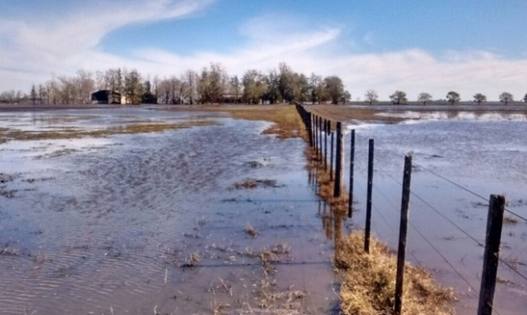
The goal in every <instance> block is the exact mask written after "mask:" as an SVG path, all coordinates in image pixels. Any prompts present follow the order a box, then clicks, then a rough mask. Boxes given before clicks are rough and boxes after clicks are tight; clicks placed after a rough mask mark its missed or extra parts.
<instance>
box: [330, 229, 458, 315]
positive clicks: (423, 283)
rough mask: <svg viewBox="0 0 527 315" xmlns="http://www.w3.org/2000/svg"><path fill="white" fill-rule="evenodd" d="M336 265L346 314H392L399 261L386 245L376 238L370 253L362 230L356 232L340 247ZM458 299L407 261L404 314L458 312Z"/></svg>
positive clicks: (449, 290)
mask: <svg viewBox="0 0 527 315" xmlns="http://www.w3.org/2000/svg"><path fill="white" fill-rule="evenodd" d="M335 265H336V267H337V268H338V269H339V271H340V272H341V275H342V286H341V290H340V298H341V308H342V311H343V313H344V314H360V315H384V314H386V315H388V314H392V309H393V302H394V292H395V274H396V266H397V262H396V258H395V257H394V255H392V254H391V253H390V251H389V249H388V248H387V247H386V246H384V245H382V244H381V243H380V242H379V241H377V240H375V239H374V238H372V240H371V243H370V254H367V253H365V252H364V249H363V235H362V233H358V232H356V233H352V234H351V235H350V236H349V237H348V238H347V239H344V240H343V241H342V242H341V244H340V246H339V247H338V251H337V253H336V255H335ZM454 300H455V297H454V294H453V291H452V289H445V288H442V287H440V286H439V285H438V284H437V283H436V282H435V281H434V280H433V278H432V276H431V275H430V274H429V273H427V272H426V271H424V270H423V269H421V268H417V267H414V266H412V265H410V264H408V263H407V264H406V268H405V282H404V291H403V314H405V315H419V314H436V315H443V314H444V315H446V314H454V310H453V301H454Z"/></svg>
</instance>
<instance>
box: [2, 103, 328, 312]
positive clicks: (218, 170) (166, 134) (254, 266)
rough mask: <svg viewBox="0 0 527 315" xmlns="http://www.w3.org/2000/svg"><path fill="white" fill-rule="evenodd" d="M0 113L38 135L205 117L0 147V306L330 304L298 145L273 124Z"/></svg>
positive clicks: (139, 112)
mask: <svg viewBox="0 0 527 315" xmlns="http://www.w3.org/2000/svg"><path fill="white" fill-rule="evenodd" d="M0 120H1V122H0V123H1V127H2V128H6V129H16V130H22V131H24V130H28V131H32V132H40V131H43V130H44V131H45V130H49V129H51V128H53V129H54V130H57V129H59V130H63V129H65V128H70V127H73V128H80V129H82V130H99V129H101V128H113V127H116V126H122V125H126V124H136V123H137V122H138V121H140V122H141V123H150V124H152V123H174V124H179V123H181V122H186V121H198V120H199V121H208V122H210V123H209V124H201V125H199V126H194V127H192V126H188V128H177V129H172V130H171V129H167V130H165V131H163V132H154V133H129V134H115V135H105V136H104V137H92V136H89V135H88V136H86V137H82V138H72V139H39V140H20V141H19V140H10V141H7V142H5V143H3V144H2V145H0V152H1V153H0V154H1V156H2V158H1V160H0V161H1V162H0V167H1V170H2V171H1V172H2V183H1V186H0V187H1V191H2V197H1V198H2V202H1V206H0V227H1V228H0V240H1V248H2V249H1V255H0V278H1V279H2V281H1V282H0V283H1V285H0V286H1V288H0V292H1V293H0V305H1V308H0V313H3V314H26V313H27V314H54V313H63V314H81V313H93V314H152V313H153V314H213V313H254V312H256V313H258V312H269V313H275V314H294V313H298V314H306V313H311V314H319V313H329V312H331V310H332V309H333V308H334V307H335V304H336V303H337V295H336V294H335V292H334V275H333V273H332V267H331V243H330V242H329V241H327V240H326V237H325V234H324V233H323V232H321V231H323V226H322V225H321V224H320V220H321V218H320V217H319V216H318V215H317V209H318V206H319V202H318V200H317V199H316V197H315V196H314V195H313V194H312V192H311V190H310V188H309V186H308V182H307V177H308V176H307V171H306V170H305V169H304V165H305V162H304V156H303V148H304V143H303V141H302V140H300V139H289V140H279V139H276V138H275V137H274V136H272V135H261V132H262V131H263V130H264V129H265V128H266V127H268V126H269V123H266V122H249V121H243V120H233V119H231V118H228V117H226V116H225V115H219V114H214V113H212V114H211V113H199V112H195V113H188V112H169V111H164V110H160V109H156V108H139V109H124V108H123V109H108V110H104V109H103V110H100V109H94V110H73V111H68V110H60V111H42V112H36V113H30V112H25V113H2V114H1V115H0ZM61 138H63V137H61ZM250 182H254V183H256V184H255V185H254V186H252V185H249V186H248V187H245V186H244V185H243V183H250ZM237 183H238V184H240V185H238V186H237V185H236V184H237Z"/></svg>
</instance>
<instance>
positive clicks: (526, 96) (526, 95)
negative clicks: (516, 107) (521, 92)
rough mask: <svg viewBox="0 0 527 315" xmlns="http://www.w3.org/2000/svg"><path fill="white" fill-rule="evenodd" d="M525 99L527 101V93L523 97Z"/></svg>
mask: <svg viewBox="0 0 527 315" xmlns="http://www.w3.org/2000/svg"><path fill="white" fill-rule="evenodd" d="M523 101H524V102H525V103H527V94H525V96H524V97H523Z"/></svg>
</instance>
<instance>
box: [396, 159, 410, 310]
mask: <svg viewBox="0 0 527 315" xmlns="http://www.w3.org/2000/svg"><path fill="white" fill-rule="evenodd" d="M411 178H412V156H411V155H406V156H405V157H404V175H403V194H402V198H401V223H400V226H399V247H398V249H397V276H396V279H395V302H394V314H395V315H399V314H401V309H402V305H403V304H402V300H403V282H404V260H405V254H406V234H407V232H408V206H409V204H410V182H411Z"/></svg>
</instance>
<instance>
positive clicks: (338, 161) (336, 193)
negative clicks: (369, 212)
mask: <svg viewBox="0 0 527 315" xmlns="http://www.w3.org/2000/svg"><path fill="white" fill-rule="evenodd" d="M335 154H336V155H335V181H334V186H333V197H335V198H339V197H340V186H341V180H342V123H341V122H340V121H339V122H337V147H336V152H335Z"/></svg>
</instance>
